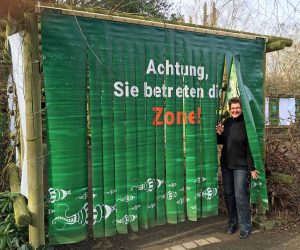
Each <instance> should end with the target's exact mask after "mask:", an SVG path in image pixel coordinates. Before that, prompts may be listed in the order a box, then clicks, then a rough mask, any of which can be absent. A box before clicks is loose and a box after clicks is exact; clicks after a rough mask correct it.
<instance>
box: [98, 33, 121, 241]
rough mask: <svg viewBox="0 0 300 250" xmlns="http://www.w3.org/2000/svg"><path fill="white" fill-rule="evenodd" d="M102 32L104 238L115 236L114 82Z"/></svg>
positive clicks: (109, 51)
mask: <svg viewBox="0 0 300 250" xmlns="http://www.w3.org/2000/svg"><path fill="white" fill-rule="evenodd" d="M105 34H106V30H104V33H103V37H105V38H104V39H103V49H101V60H102V61H103V62H105V64H104V67H103V68H102V72H101V75H102V98H101V110H102V133H103V134H102V140H103V190H104V206H103V207H102V208H103V210H104V211H103V214H102V215H104V218H103V219H104V220H105V222H104V225H105V236H111V235H115V234H116V199H115V194H116V192H117V190H116V188H115V160H114V158H115V156H114V128H113V126H112V125H113V122H114V117H113V98H114V82H113V71H112V63H113V62H112V58H113V54H112V53H113V51H112V38H109V37H106V36H105Z"/></svg>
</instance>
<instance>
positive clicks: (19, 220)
mask: <svg viewBox="0 0 300 250" xmlns="http://www.w3.org/2000/svg"><path fill="white" fill-rule="evenodd" d="M8 179H9V186H10V191H11V192H12V193H20V191H21V181H20V176H19V172H18V168H17V167H16V164H15V163H11V164H9V166H8ZM13 206H14V214H15V221H16V224H17V226H18V227H27V226H28V225H29V223H30V215H29V211H28V209H27V204H26V202H25V199H24V197H23V196H22V195H21V194H20V195H19V196H18V197H17V198H16V199H15V200H14V203H13Z"/></svg>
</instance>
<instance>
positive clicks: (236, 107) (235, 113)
mask: <svg viewBox="0 0 300 250" xmlns="http://www.w3.org/2000/svg"><path fill="white" fill-rule="evenodd" d="M229 111H230V115H231V117H232V118H237V117H239V116H240V114H241V113H242V108H241V105H240V104H239V103H232V104H231V106H230V110H229Z"/></svg>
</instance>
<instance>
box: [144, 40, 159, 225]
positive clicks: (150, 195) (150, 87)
mask: <svg viewBox="0 0 300 250" xmlns="http://www.w3.org/2000/svg"><path fill="white" fill-rule="evenodd" d="M154 58H155V44H154V43H147V44H146V57H145V59H146V62H145V65H146V66H148V65H149V63H150V60H154ZM147 68H148V67H147ZM154 87H155V74H154V73H153V72H146V81H145V83H144V93H145V96H146V106H147V113H146V128H147V147H146V154H147V162H146V166H147V167H146V169H147V170H146V171H147V183H148V189H147V207H148V221H149V226H154V225H155V217H156V216H155V211H156V202H155V190H156V187H155V182H156V180H155V126H153V124H152V123H153V117H154V113H153V107H154V105H155V96H156V92H154Z"/></svg>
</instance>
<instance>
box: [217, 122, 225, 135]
mask: <svg viewBox="0 0 300 250" xmlns="http://www.w3.org/2000/svg"><path fill="white" fill-rule="evenodd" d="M223 131H224V125H222V123H219V124H218V125H217V126H216V133H217V134H218V135H221V134H222V133H223Z"/></svg>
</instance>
